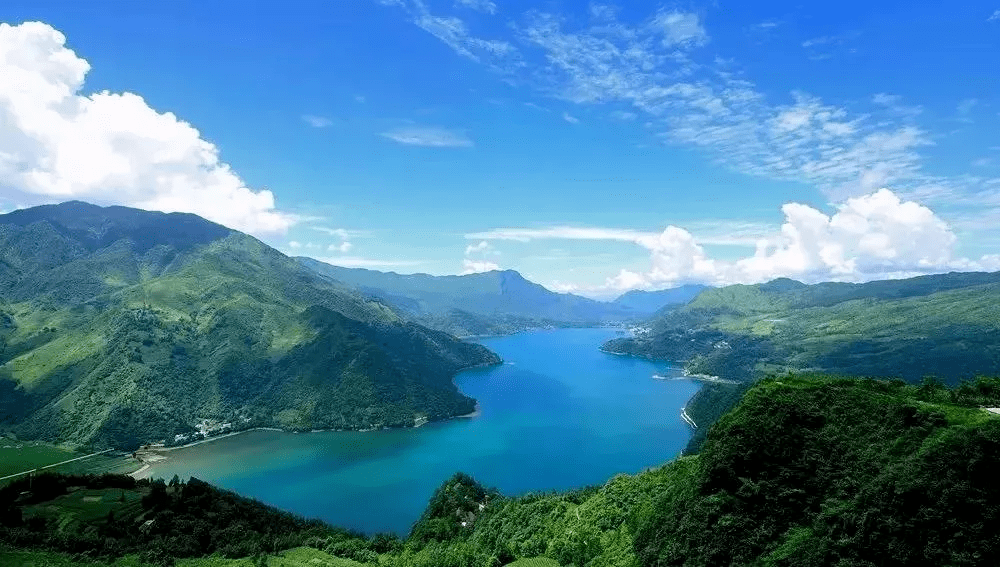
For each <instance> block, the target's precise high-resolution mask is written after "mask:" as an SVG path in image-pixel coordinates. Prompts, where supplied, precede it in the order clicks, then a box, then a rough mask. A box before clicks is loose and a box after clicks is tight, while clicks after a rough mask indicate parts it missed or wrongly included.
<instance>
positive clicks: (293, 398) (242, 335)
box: [0, 203, 499, 449]
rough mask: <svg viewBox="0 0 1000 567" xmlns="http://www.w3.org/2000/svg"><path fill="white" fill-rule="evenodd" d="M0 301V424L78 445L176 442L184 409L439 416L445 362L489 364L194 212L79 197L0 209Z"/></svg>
mask: <svg viewBox="0 0 1000 567" xmlns="http://www.w3.org/2000/svg"><path fill="white" fill-rule="evenodd" d="M0 298H2V299H0V428H2V429H6V430H8V431H12V432H14V433H16V434H17V436H18V438H21V439H37V440H45V441H50V442H65V443H68V444H70V445H74V446H81V447H97V448H105V447H114V448H122V449H132V448H135V447H136V446H138V445H140V444H142V443H145V442H150V441H156V440H166V441H168V442H172V441H174V440H175V439H177V440H178V441H182V440H184V439H187V440H192V439H194V438H195V436H196V431H195V425H196V424H198V423H199V422H200V421H201V420H207V422H208V423H209V424H214V427H215V429H214V430H215V431H216V432H223V431H228V430H234V429H243V428H248V427H253V426H281V427H285V428H290V429H312V428H344V429H359V428H373V427H391V426H407V425H413V423H414V422H415V420H416V419H417V418H428V419H430V420H439V419H445V418H448V417H451V416H455V415H461V414H464V413H468V412H470V411H472V409H473V407H474V405H475V402H474V401H473V400H471V399H469V398H468V397H466V396H463V395H462V394H461V393H459V392H458V390H457V388H455V386H454V385H453V384H452V382H451V379H452V377H453V376H454V374H455V373H456V372H458V371H459V370H461V369H463V368H467V367H470V366H475V365H482V364H495V363H497V362H499V359H498V358H497V357H496V355H494V354H492V353H490V352H489V351H488V350H486V349H485V348H483V347H482V346H480V345H470V344H466V343H463V342H461V341H458V340H457V339H455V338H454V337H452V336H449V335H447V334H445V333H441V332H439V331H432V330H430V329H427V328H424V327H421V326H420V325H417V324H413V323H405V322H403V321H402V320H401V319H400V317H399V316H398V315H396V313H395V312H394V311H393V310H392V309H390V308H389V307H387V306H386V305H385V304H383V303H381V302H378V301H374V300H371V299H366V298H363V297H361V296H360V295H359V294H357V293H355V292H353V291H351V290H349V289H347V288H345V287H344V286H342V285H340V284H337V283H335V282H332V281H331V280H329V279H328V278H324V277H321V276H319V275H317V274H315V273H314V272H312V271H311V270H308V269H306V268H304V267H303V266H301V265H300V264H299V263H298V262H296V261H295V260H293V259H291V258H288V257H286V256H284V255H282V254H280V253H279V252H277V251H276V250H273V249H271V248H269V247H267V246H266V245H264V244H263V243H261V242H259V241H257V240H255V239H253V238H251V237H249V236H247V235H244V234H241V233H238V232H234V231H231V230H229V229H227V228H225V227H222V226H219V225H216V224H213V223H210V222H208V221H205V220H203V219H201V218H199V217H195V216H193V215H184V214H170V215H167V214H163V213H151V212H146V211H138V210H135V209H127V208H123V207H108V208H101V207H95V206H92V205H87V204H85V203H65V204H62V205H52V206H45V207H36V208H33V209H25V210H20V211H15V212H14V213H10V214H7V215H2V216H0ZM223 424H228V426H224V425H223ZM2 429H0V430H2ZM178 436H179V437H178Z"/></svg>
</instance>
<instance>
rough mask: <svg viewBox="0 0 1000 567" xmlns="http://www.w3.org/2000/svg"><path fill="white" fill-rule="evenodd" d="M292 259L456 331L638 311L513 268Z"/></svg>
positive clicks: (501, 329) (587, 320)
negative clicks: (453, 270)
mask: <svg viewBox="0 0 1000 567" xmlns="http://www.w3.org/2000/svg"><path fill="white" fill-rule="evenodd" d="M298 260H299V261H300V262H301V263H302V264H303V265H304V266H307V267H309V268H310V269H312V270H315V271H316V272H317V273H319V274H322V275H324V276H327V277H329V278H332V279H333V280H335V281H338V282H342V283H343V284H345V285H347V286H350V287H353V288H354V289H357V290H358V292H360V293H361V294H363V295H365V296H369V297H374V298H378V299H379V300H381V301H384V302H386V303H388V304H390V305H392V306H393V307H394V308H395V309H396V310H397V311H399V312H401V313H404V314H406V315H407V316H408V317H410V318H412V319H413V320H416V321H419V322H420V323H423V324H426V325H428V326H430V327H433V328H436V329H441V330H445V331H448V332H450V333H453V334H455V335H459V336H466V335H484V334H503V333H510V332H514V331H519V330H523V329H528V328H532V327H545V326H566V325H587V324H590V325H595V324H601V323H609V322H621V321H626V320H631V319H635V318H636V317H638V316H640V315H642V314H643V313H642V312H640V311H639V310H636V309H633V308H632V307H630V306H625V305H618V304H613V303H605V302H601V301H594V300H592V299H587V298H585V297H580V296H578V295H573V294H569V293H556V292H554V291H550V290H548V289H546V288H545V287H543V286H541V285H538V284H536V283H533V282H530V281H528V280H526V279H524V277H522V276H521V274H519V273H518V272H515V271H514V270H503V271H499V270H498V271H492V272H484V273H479V274H467V275H462V276H431V275H428V274H397V273H393V272H379V271H375V270H366V269H362V268H343V267H340V266H332V265H330V264H326V263H323V262H319V261H317V260H314V259H312V258H299V259H298Z"/></svg>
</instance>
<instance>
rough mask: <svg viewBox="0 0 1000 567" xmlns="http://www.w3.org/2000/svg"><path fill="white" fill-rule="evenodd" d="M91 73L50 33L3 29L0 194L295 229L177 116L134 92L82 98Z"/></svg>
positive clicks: (262, 230)
mask: <svg viewBox="0 0 1000 567" xmlns="http://www.w3.org/2000/svg"><path fill="white" fill-rule="evenodd" d="M89 70H90V65H89V64H88V63H87V61H85V60H84V59H82V58H80V57H78V56H77V55H76V53H74V52H73V51H72V50H70V49H68V48H67V47H66V38H65V36H64V35H63V34H62V33H60V32H59V31H57V30H55V29H53V28H52V27H51V26H49V25H47V24H44V23H40V22H27V23H24V24H20V25H17V26H11V25H8V24H0V76H2V77H3V80H2V81H0V196H2V197H4V198H6V199H8V200H10V201H15V202H18V203H24V204H39V203H43V202H55V201H63V200H68V199H82V200H87V201H91V202H96V203H100V204H105V203H114V204H121V205H128V206H134V207H139V208H143V209H152V210H160V211H166V212H174V211H183V212H191V213H195V214H198V215H201V216H203V217H205V218H208V219H211V220H213V221H216V222H219V223H221V224H224V225H226V226H229V227H232V228H236V229H239V230H243V231H246V232H250V233H254V234H258V235H263V234H274V233H284V232H285V231H286V230H287V229H288V228H289V227H290V226H291V225H292V224H294V223H295V222H296V220H297V218H296V217H295V216H294V215H291V214H288V213H285V212H282V211H279V210H277V209H276V208H275V201H274V195H273V194H272V193H271V192H270V191H267V190H259V191H254V190H252V189H250V188H248V187H247V186H246V184H245V183H244V182H243V181H242V180H241V179H240V177H239V176H238V175H237V174H236V173H235V172H234V171H233V170H232V169H231V168H230V167H229V165H227V164H226V163H224V162H222V161H221V160H220V158H219V150H218V148H217V147H216V146H215V145H213V144H212V143H210V142H208V141H206V140H204V139H203V138H202V137H201V134H200V133H199V132H198V130H196V129H195V128H194V127H193V126H191V125H190V124H188V123H187V122H184V121H183V120H181V119H179V118H178V117H177V116H175V115H174V114H173V113H170V112H158V111H156V110H154V109H153V108H151V107H150V106H149V105H148V104H147V103H146V102H145V101H144V100H143V99H142V97H140V96H139V95H136V94H133V93H128V92H125V93H111V92H107V91H104V92H99V93H93V94H86V93H84V92H83V87H84V79H85V77H86V75H87V72H88V71H89Z"/></svg>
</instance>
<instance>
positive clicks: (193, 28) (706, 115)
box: [0, 0, 1000, 298]
mask: <svg viewBox="0 0 1000 567" xmlns="http://www.w3.org/2000/svg"><path fill="white" fill-rule="evenodd" d="M812 4H814V3H784V2H771V3H767V4H766V5H765V4H764V3H757V2H735V1H730V2H725V1H722V0H715V1H712V2H684V3H659V2H638V1H630V2H627V3H626V2H621V3H618V4H614V3H596V2H581V1H566V2H563V1H558V0H546V1H542V2H524V1H515V0H335V1H322V2H321V1H312V2H307V1H302V0H286V1H284V2H280V3H279V2H274V3H264V2H250V3H248V2H230V1H228V0H225V1H223V0H219V1H213V2H208V3H206V2H193V1H188V0H171V1H170V2H130V1H126V0H99V1H97V2H88V3H83V2H76V1H66V2H59V1H48V0H4V2H2V3H0V22H3V23H0V210H3V211H9V210H13V209H16V208H21V207H26V206H33V205H38V204H42V203H53V202H61V201H67V200H72V199H79V200H85V201H89V202H93V203H97V204H101V205H110V204H120V205H128V206H135V207H140V208H146V209H151V210H163V211H185V212H193V213H196V214H200V215H202V216H204V217H206V218H208V219H210V220H213V221H216V222H219V223H222V224H225V225H227V226H230V227H232V228H235V229H238V230H242V231H245V232H248V233H250V234H252V235H254V236H256V237H258V238H260V239H261V240H263V241H265V242H267V243H268V244H270V245H272V246H274V247H275V248H278V249H279V250H281V251H283V252H285V253H287V254H290V255H303V256H311V257H314V258H318V259H320V260H323V261H327V262H330V263H332V264H337V265H343V266H351V267H365V268H371V269H378V270H391V271H396V272H401V273H413V272H426V273H431V274H460V273H471V272H478V271H486V270H491V269H516V270H518V271H520V272H521V273H522V274H523V275H524V276H525V277H527V278H529V279H531V280H533V281H537V282H539V283H541V284H543V285H545V286H547V287H549V288H551V289H554V290H557V291H567V292H574V293H580V294H583V295H588V296H591V297H599V298H604V297H613V296H616V295H618V294H620V293H622V292H624V291H627V290H629V289H663V288H669V287H673V286H676V285H680V284H684V283H706V284H710V285H725V284H731V283H756V282H762V281H768V280H770V279H773V278H776V277H791V278H794V279H798V280H801V281H806V282H815V281H827V280H836V281H867V280H872V279H884V278H893V277H906V276H911V275H917V274H924V273H935V272H946V271H952V270H990V271H993V270H997V269H1000V135H998V132H1000V84H998V82H997V73H996V71H997V63H996V62H997V58H998V55H1000V3H997V0H990V1H989V2H977V1H973V2H964V3H955V2H951V3H945V2H937V3H922V2H913V1H907V2H902V1H900V2H895V1H891V2H840V3H820V4H823V5H816V6H814V5H812Z"/></svg>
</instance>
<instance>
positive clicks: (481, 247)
mask: <svg viewBox="0 0 1000 567" xmlns="http://www.w3.org/2000/svg"><path fill="white" fill-rule="evenodd" d="M489 249H490V243H489V242H486V241H485V240H483V241H481V242H480V243H479V244H470V245H468V246H466V247H465V255H466V256H468V255H470V254H476V253H479V252H485V251H487V250H489Z"/></svg>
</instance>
